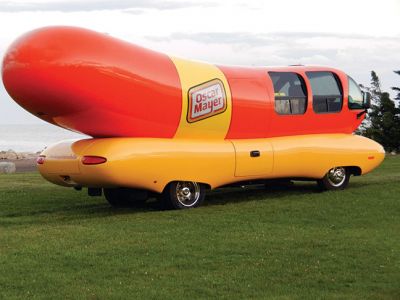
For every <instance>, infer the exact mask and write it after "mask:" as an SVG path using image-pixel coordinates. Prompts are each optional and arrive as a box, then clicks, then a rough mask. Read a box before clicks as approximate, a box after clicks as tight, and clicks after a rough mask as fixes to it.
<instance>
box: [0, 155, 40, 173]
mask: <svg viewBox="0 0 400 300" xmlns="http://www.w3.org/2000/svg"><path fill="white" fill-rule="evenodd" d="M39 154H40V152H36V153H35V152H16V151H14V150H7V151H0V174H11V173H24V172H36V171H37V167H36V159H37V157H38V156H39Z"/></svg>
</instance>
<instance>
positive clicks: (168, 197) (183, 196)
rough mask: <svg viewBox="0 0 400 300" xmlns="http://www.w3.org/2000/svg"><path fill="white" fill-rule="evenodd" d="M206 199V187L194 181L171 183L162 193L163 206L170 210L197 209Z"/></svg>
mask: <svg viewBox="0 0 400 300" xmlns="http://www.w3.org/2000/svg"><path fill="white" fill-rule="evenodd" d="M204 197H205V187H204V185H202V184H200V183H197V182H194V181H174V182H171V183H170V184H168V185H167V186H166V187H165V189H164V191H163V193H162V201H163V204H164V206H165V207H166V208H170V209H184V208H194V207H197V206H199V205H201V203H203V201H204Z"/></svg>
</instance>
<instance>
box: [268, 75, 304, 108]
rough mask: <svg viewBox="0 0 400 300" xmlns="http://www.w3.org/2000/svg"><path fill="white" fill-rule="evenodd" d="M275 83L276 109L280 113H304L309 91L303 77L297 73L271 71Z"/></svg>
mask: <svg viewBox="0 0 400 300" xmlns="http://www.w3.org/2000/svg"><path fill="white" fill-rule="evenodd" d="M269 75H270V77H271V80H272V83H273V85H274V95H275V111H276V112H277V113H278V114H280V115H299V114H304V113H305V111H306V107H307V92H306V87H305V84H304V80H303V78H301V77H300V76H299V75H298V74H296V73H289V72H269Z"/></svg>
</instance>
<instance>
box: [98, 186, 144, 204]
mask: <svg viewBox="0 0 400 300" xmlns="http://www.w3.org/2000/svg"><path fill="white" fill-rule="evenodd" d="M104 196H105V198H106V199H107V201H108V203H110V204H111V206H114V207H138V206H142V205H143V204H144V203H145V202H146V200H147V198H148V192H147V191H145V190H138V189H129V188H114V189H104Z"/></svg>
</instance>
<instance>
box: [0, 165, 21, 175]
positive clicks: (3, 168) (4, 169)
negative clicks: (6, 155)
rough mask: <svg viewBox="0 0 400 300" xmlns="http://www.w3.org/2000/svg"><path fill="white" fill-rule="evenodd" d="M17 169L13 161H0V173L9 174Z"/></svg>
mask: <svg viewBox="0 0 400 300" xmlns="http://www.w3.org/2000/svg"><path fill="white" fill-rule="evenodd" d="M16 171H17V167H16V166H15V164H14V163H13V162H0V174H11V173H15V172H16Z"/></svg>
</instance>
